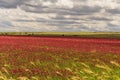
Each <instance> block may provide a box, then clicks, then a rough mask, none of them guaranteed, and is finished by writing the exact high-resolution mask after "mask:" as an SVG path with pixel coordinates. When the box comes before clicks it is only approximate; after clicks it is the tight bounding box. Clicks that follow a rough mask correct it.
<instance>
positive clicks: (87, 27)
mask: <svg viewBox="0 0 120 80" xmlns="http://www.w3.org/2000/svg"><path fill="white" fill-rule="evenodd" d="M3 2H4V3H5V4H4V3H3ZM1 4H2V5H1ZM119 7H120V1H119V0H29V1H25V0H21V1H20V0H11V1H8V0H4V1H3V0H0V31H116V30H117V31H120V24H119V22H120V9H119Z"/></svg>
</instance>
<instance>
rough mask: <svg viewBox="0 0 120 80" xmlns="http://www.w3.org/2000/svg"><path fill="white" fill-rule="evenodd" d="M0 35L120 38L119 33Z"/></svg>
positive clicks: (6, 33) (2, 33)
mask: <svg viewBox="0 0 120 80" xmlns="http://www.w3.org/2000/svg"><path fill="white" fill-rule="evenodd" d="M0 35H17V36H18V35H24V36H25V35H27V36H73V37H87V38H120V32H1V33H0Z"/></svg>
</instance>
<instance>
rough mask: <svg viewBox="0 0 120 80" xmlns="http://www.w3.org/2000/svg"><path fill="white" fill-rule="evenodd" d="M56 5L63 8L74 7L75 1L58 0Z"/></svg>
mask: <svg viewBox="0 0 120 80" xmlns="http://www.w3.org/2000/svg"><path fill="white" fill-rule="evenodd" d="M56 5H57V6H59V7H61V8H73V7H74V3H73V1H72V0H58V1H57V3H56Z"/></svg>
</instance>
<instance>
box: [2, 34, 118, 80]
mask: <svg viewBox="0 0 120 80" xmlns="http://www.w3.org/2000/svg"><path fill="white" fill-rule="evenodd" d="M29 34H31V33H29ZM117 34H118V33H117ZM5 35H6V34H5ZM9 35H10V34H9ZM24 35H25V34H24ZM103 37H104V36H102V37H100V38H98V37H97V38H96V37H94V38H90V37H88V38H84V37H70V36H66V34H64V37H63V36H62V37H60V36H59V37H58V36H37V37H36V36H23V35H21V36H16V35H13V36H8V35H6V36H3V34H2V35H1V36H0V80H1V79H2V80H120V39H119V34H118V35H117V37H116V38H115V36H114V37H112V36H111V37H110V38H108V37H107V38H103ZM111 38H112V39H111Z"/></svg>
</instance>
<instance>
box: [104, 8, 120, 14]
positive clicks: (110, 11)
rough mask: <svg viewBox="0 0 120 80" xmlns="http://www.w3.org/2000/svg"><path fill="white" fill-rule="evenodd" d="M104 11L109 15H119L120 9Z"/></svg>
mask: <svg viewBox="0 0 120 80" xmlns="http://www.w3.org/2000/svg"><path fill="white" fill-rule="evenodd" d="M106 11H107V12H108V13H111V14H120V9H107V10H106Z"/></svg>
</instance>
